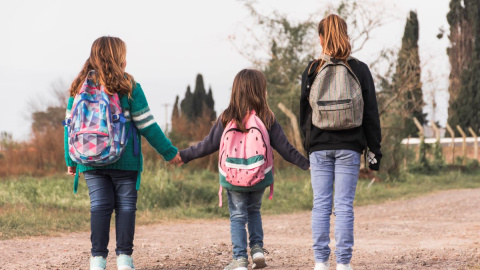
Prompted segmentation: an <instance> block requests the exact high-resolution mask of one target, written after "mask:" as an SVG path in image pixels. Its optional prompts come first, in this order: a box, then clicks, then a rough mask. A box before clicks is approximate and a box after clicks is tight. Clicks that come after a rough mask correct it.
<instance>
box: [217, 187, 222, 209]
mask: <svg viewBox="0 0 480 270" xmlns="http://www.w3.org/2000/svg"><path fill="white" fill-rule="evenodd" d="M218 199H219V202H218V207H222V185H220V188H219V189H218Z"/></svg>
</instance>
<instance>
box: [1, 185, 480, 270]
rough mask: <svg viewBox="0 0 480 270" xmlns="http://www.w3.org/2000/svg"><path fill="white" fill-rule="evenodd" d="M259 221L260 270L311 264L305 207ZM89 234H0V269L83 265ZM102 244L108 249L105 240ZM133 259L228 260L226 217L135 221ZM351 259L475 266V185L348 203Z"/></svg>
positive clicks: (479, 200) (358, 264)
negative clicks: (2, 237)
mask: <svg viewBox="0 0 480 270" xmlns="http://www.w3.org/2000/svg"><path fill="white" fill-rule="evenodd" d="M263 221H264V231H265V248H266V249H268V250H269V251H270V254H269V255H267V263H268V264H269V267H268V268H266V269H271V270H274V269H275V270H277V269H302V270H303V269H313V266H314V261H313V255H312V254H313V252H312V249H311V244H312V240H311V231H310V212H305V213H298V214H291V215H280V216H264V217H263ZM89 237H90V236H89V233H72V234H65V235H61V236H59V237H49V238H46V237H45V238H44V237H35V238H30V239H14V240H7V241H0V269H88V258H89V248H90V242H89ZM111 239H115V237H114V234H112V236H111ZM333 244H334V240H333V234H332V247H334V245H333ZM109 249H110V251H111V253H112V254H113V251H114V249H115V247H114V245H113V243H111V245H110V246H109ZM332 249H334V248H332ZM332 255H333V252H332ZM134 259H135V264H136V267H137V270H142V269H143V270H146V269H150V270H154V269H172V270H180V269H182V270H186V269H223V267H224V266H225V265H226V264H227V263H228V262H229V261H230V259H231V245H230V233H229V222H228V220H214V221H212V220H208V221H191V222H188V221H187V222H185V221H182V222H175V223H174V222H165V223H162V224H158V225H151V226H141V227H137V233H136V238H135V252H134ZM331 264H333V266H334V265H335V259H334V256H331ZM352 266H353V267H354V269H355V270H359V269H480V189H472V190H451V191H444V192H439V193H435V194H431V195H427V196H423V197H419V198H415V199H410V200H406V201H394V202H388V203H385V204H381V205H372V206H364V207H356V208H355V247H354V255H353V260H352ZM107 269H116V268H115V261H114V256H110V257H109V258H108V264H107ZM332 269H334V267H332Z"/></svg>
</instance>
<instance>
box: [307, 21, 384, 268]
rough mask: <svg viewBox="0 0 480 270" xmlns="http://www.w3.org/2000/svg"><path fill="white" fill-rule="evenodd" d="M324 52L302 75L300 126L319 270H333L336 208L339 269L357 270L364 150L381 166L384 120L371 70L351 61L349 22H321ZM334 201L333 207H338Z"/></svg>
mask: <svg viewBox="0 0 480 270" xmlns="http://www.w3.org/2000/svg"><path fill="white" fill-rule="evenodd" d="M318 36H319V41H320V45H321V46H322V53H321V55H320V57H319V59H316V60H314V61H310V62H309V63H308V64H307V66H306V68H305V71H304V73H303V75H302V87H301V97H300V127H301V130H302V133H303V135H304V137H305V141H304V146H305V149H306V151H307V153H308V154H309V158H310V164H311V181H312V188H313V209H312V235H313V251H314V258H315V270H328V269H329V267H330V247H329V243H330V216H331V214H332V207H333V208H334V209H335V211H334V214H335V216H336V218H335V243H336V248H335V254H336V269H337V270H352V266H351V264H350V261H351V259H352V250H353V249H352V247H353V244H354V239H353V224H354V215H353V200H354V198H355V189H356V186H357V181H358V176H359V169H360V160H361V155H362V152H364V153H365V154H366V156H367V157H368V165H369V167H370V169H372V170H378V169H379V167H380V159H381V157H382V153H381V152H380V142H381V133H380V119H379V115H378V108H377V100H376V95H375V85H374V83H373V78H372V75H371V74H370V70H369V68H368V66H367V65H366V64H365V63H363V62H361V61H359V60H357V59H355V58H353V57H351V56H350V54H351V45H350V41H349V37H348V34H347V24H346V23H345V21H344V20H343V19H342V18H340V17H339V16H337V15H329V16H327V17H325V18H324V19H323V20H321V21H320V23H319V25H318ZM332 203H333V205H332Z"/></svg>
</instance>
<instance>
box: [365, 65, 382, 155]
mask: <svg viewBox="0 0 480 270" xmlns="http://www.w3.org/2000/svg"><path fill="white" fill-rule="evenodd" d="M361 65H362V82H361V85H362V95H363V102H364V111H363V123H362V126H363V130H364V133H365V138H366V140H367V146H368V148H369V150H370V151H371V152H372V153H374V154H375V157H376V159H377V160H378V161H379V160H380V159H381V158H382V152H381V151H380V147H381V141H382V133H381V129H380V117H379V115H378V105H377V97H376V93H375V84H374V82H373V78H372V74H371V73H370V69H369V68H368V66H367V65H366V64H365V63H361Z"/></svg>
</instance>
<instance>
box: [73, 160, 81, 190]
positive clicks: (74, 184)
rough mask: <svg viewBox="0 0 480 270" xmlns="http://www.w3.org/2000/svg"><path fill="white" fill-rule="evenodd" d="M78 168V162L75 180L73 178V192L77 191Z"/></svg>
mask: <svg viewBox="0 0 480 270" xmlns="http://www.w3.org/2000/svg"><path fill="white" fill-rule="evenodd" d="M79 174H80V173H79V169H78V164H77V169H76V170H75V180H73V193H77V190H78V175H79Z"/></svg>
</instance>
